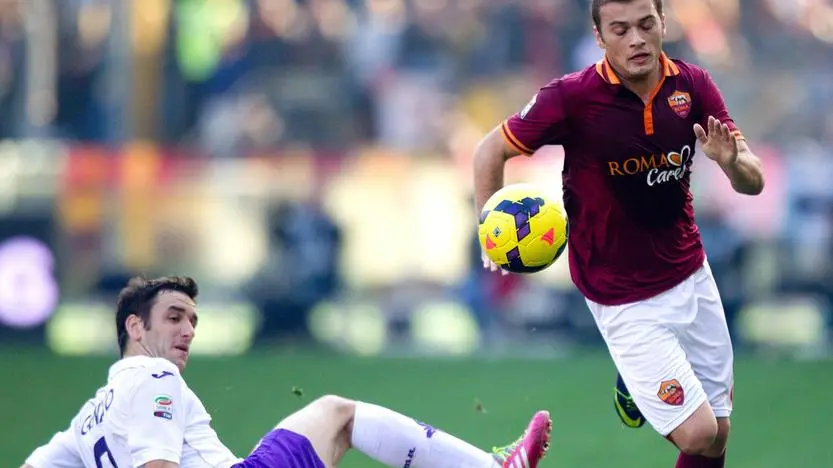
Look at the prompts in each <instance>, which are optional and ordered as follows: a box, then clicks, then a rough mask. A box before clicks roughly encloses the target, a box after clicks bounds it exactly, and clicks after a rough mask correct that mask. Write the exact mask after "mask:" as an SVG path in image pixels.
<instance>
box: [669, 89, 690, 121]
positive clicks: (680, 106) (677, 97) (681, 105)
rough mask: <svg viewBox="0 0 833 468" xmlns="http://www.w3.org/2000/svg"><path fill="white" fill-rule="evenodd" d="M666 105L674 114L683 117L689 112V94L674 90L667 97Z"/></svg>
mask: <svg viewBox="0 0 833 468" xmlns="http://www.w3.org/2000/svg"><path fill="white" fill-rule="evenodd" d="M668 105H669V106H670V107H671V110H672V111H674V113H675V114H677V115H679V116H680V117H681V118H683V119H684V118H686V117H688V113H689V112H691V95H690V94H688V93H685V92H683V91H674V94H672V95H671V96H670V97H669V98H668Z"/></svg>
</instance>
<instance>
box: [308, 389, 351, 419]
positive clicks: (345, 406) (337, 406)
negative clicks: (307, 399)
mask: <svg viewBox="0 0 833 468" xmlns="http://www.w3.org/2000/svg"><path fill="white" fill-rule="evenodd" d="M312 404H313V405H316V406H318V407H319V408H320V410H321V412H322V413H323V414H326V415H327V418H328V419H329V420H330V421H339V422H341V424H342V425H344V426H346V425H348V424H350V423H351V422H352V421H353V415H354V414H355V413H356V402H354V401H352V400H348V399H347V398H342V397H340V396H336V395H325V396H322V397H321V398H319V399H317V400H315V401H314V402H313V403H312Z"/></svg>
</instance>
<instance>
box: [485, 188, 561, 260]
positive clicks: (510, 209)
mask: <svg viewBox="0 0 833 468" xmlns="http://www.w3.org/2000/svg"><path fill="white" fill-rule="evenodd" d="M567 236H568V226H567V214H566V212H565V211H564V207H563V206H562V205H561V203H560V202H558V201H556V200H555V199H553V198H552V197H550V196H549V195H547V194H546V193H545V192H543V191H542V190H540V189H538V188H537V187H535V186H533V185H530V184H512V185H507V186H505V187H503V188H502V189H500V190H498V191H497V192H495V194H494V195H492V196H491V197H490V198H489V200H488V201H487V202H486V204H485V205H484V206H483V211H482V212H481V213H480V227H479V237H480V247H481V248H482V249H483V251H484V252H486V256H487V257H489V259H490V260H492V261H493V262H495V263H496V264H497V265H498V266H500V267H501V268H503V269H504V270H507V271H509V272H512V273H535V272H538V271H541V270H543V269H545V268H547V267H548V266H550V265H552V264H553V263H554V262H555V261H556V260H558V257H560V256H561V254H562V253H563V252H564V248H565V247H566V246H567Z"/></svg>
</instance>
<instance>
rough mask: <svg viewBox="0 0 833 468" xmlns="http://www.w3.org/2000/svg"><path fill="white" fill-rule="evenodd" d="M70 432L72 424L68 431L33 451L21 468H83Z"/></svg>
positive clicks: (56, 435)
mask: <svg viewBox="0 0 833 468" xmlns="http://www.w3.org/2000/svg"><path fill="white" fill-rule="evenodd" d="M71 431H72V424H70V428H69V429H67V430H65V431H62V432H59V433H57V434H55V435H54V436H52V438H51V439H50V440H49V442H47V443H46V444H45V445H42V446H40V447H38V448H37V449H35V451H34V452H32V454H31V455H29V458H27V459H26V462H25V463H24V465H23V468H84V462H83V461H82V460H81V455H80V454H79V453H78V447H77V446H76V445H75V439H74V437H73V435H72V432H71Z"/></svg>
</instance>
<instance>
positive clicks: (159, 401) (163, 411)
mask: <svg viewBox="0 0 833 468" xmlns="http://www.w3.org/2000/svg"><path fill="white" fill-rule="evenodd" d="M173 409H174V401H173V400H172V399H171V397H170V396H169V395H156V397H154V399H153V415H154V416H155V417H157V418H162V419H168V420H170V419H173V417H174V412H173Z"/></svg>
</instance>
